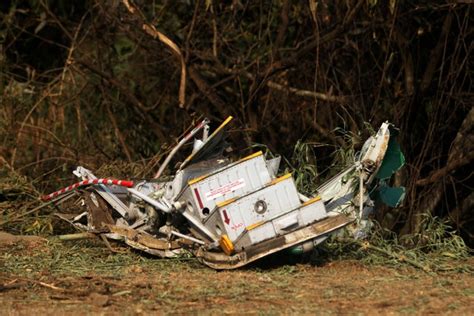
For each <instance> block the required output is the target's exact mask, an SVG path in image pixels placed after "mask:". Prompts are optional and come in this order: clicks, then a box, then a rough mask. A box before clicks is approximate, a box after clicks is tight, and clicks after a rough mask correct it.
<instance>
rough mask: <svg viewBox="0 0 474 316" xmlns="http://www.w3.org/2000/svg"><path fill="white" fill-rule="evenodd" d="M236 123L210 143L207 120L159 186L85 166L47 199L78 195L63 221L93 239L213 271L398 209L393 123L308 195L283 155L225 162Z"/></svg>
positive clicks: (298, 249)
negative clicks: (76, 206)
mask: <svg viewBox="0 0 474 316" xmlns="http://www.w3.org/2000/svg"><path fill="white" fill-rule="evenodd" d="M231 120H232V117H229V118H227V119H226V120H225V121H224V122H223V123H222V124H221V125H220V126H219V127H218V128H217V129H216V130H215V131H214V132H213V133H212V134H210V135H209V121H208V120H207V119H204V120H203V121H202V122H200V123H199V124H198V125H197V126H196V127H195V128H194V129H193V130H191V131H190V132H189V133H188V134H187V135H186V136H185V137H184V138H182V139H181V140H180V141H179V142H178V144H177V145H176V147H175V148H173V150H172V151H171V152H170V154H169V155H168V157H167V158H166V159H165V161H164V162H163V163H162V164H161V166H160V169H159V170H158V172H157V173H156V175H155V177H154V179H152V180H143V181H134V182H132V181H125V180H114V179H98V178H97V177H96V176H95V175H94V174H93V173H92V172H91V171H90V170H87V169H85V168H83V167H78V168H77V169H76V170H75V171H74V174H75V175H76V176H77V177H79V178H81V179H82V181H80V182H78V183H76V184H73V185H71V186H69V187H67V188H63V189H61V190H59V191H57V192H54V193H52V194H49V195H47V196H44V197H43V200H49V201H52V202H54V203H57V204H59V203H61V202H63V201H65V200H66V199H68V198H70V197H71V196H76V197H77V196H78V195H79V196H80V202H81V203H80V208H81V209H82V211H83V212H82V213H81V214H79V215H66V214H58V215H59V216H60V217H61V218H63V219H65V220H67V221H68V222H70V223H71V224H73V225H74V226H75V227H77V228H79V229H80V230H83V231H85V232H87V233H88V234H94V235H101V236H102V237H103V238H104V236H105V237H106V238H109V239H114V240H121V241H123V242H125V243H126V244H127V245H129V246H131V247H133V248H135V249H139V250H142V251H144V252H147V253H150V254H152V255H156V256H159V257H163V258H169V257H175V256H178V255H180V254H181V253H183V252H185V251H186V252H190V253H192V254H193V255H194V256H196V257H197V258H198V259H199V260H200V261H201V262H202V263H204V264H206V265H207V266H209V267H211V268H214V269H234V268H239V267H242V266H244V265H246V264H248V263H250V262H253V261H255V260H257V259H260V258H262V257H265V256H268V255H270V254H272V253H276V252H278V251H281V250H284V249H289V250H290V252H291V253H302V252H307V251H311V250H312V249H313V248H314V247H315V246H317V245H318V244H320V243H322V242H323V241H324V240H325V239H327V238H328V237H329V236H330V235H331V234H334V233H337V232H338V231H340V230H341V229H342V228H344V227H350V228H351V230H350V231H351V232H352V233H353V234H354V235H355V236H354V237H355V238H357V237H358V236H359V235H360V234H363V233H364V230H366V229H368V228H367V227H368V225H367V223H368V221H367V216H368V214H369V213H371V212H372V211H373V209H374V207H375V205H377V203H378V201H382V202H385V203H386V204H388V205H390V206H392V207H395V206H397V205H398V204H399V202H400V201H401V200H402V199H403V195H404V189H403V188H392V187H389V186H388V182H389V180H390V178H391V176H392V174H393V173H394V172H395V171H396V170H398V169H399V168H400V167H401V166H402V165H403V164H404V157H403V154H402V153H401V151H400V148H399V146H398V144H397V143H396V142H395V139H394V137H395V136H396V129H394V128H393V126H392V125H391V124H388V123H383V124H382V126H381V127H380V129H379V130H378V132H377V133H376V134H375V135H373V136H372V137H370V138H369V139H368V140H367V141H366V142H365V144H364V146H363V148H362V150H361V151H360V153H359V154H358V156H357V159H356V160H355V161H354V163H352V164H351V165H349V166H347V167H346V168H345V169H344V170H343V171H342V172H340V173H339V174H337V175H336V176H334V177H333V178H332V179H330V180H329V181H327V182H326V183H324V184H322V185H321V186H320V187H319V188H318V189H317V195H315V196H312V197H307V196H304V195H303V194H301V193H299V192H298V190H297V188H296V185H295V181H294V179H293V177H292V175H291V174H289V173H288V174H284V175H282V176H278V169H279V164H280V157H277V158H273V159H266V157H265V156H264V154H263V153H262V152H260V151H259V152H256V153H254V154H252V155H250V156H247V157H244V158H242V159H240V160H238V161H234V162H231V161H229V159H227V158H225V157H224V156H223V151H224V148H225V147H226V146H227V145H228V144H227V143H226V142H225V138H226V131H227V129H228V127H229V125H230V122H231ZM197 135H202V136H201V138H200V139H198V138H197ZM192 139H194V146H193V150H192V153H191V154H190V155H189V156H188V157H187V158H186V159H185V160H184V161H183V162H182V163H181V164H180V165H179V168H178V169H177V170H176V172H175V175H174V176H173V177H172V178H171V179H170V178H169V177H167V178H166V180H163V179H164V178H163V177H162V174H163V172H164V171H165V169H166V167H167V166H168V164H169V162H170V161H171V159H172V158H173V156H174V155H175V154H176V152H177V151H178V150H179V149H180V148H181V147H182V146H183V145H184V144H186V143H189V142H191V141H192Z"/></svg>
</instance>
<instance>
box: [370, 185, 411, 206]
mask: <svg viewBox="0 0 474 316" xmlns="http://www.w3.org/2000/svg"><path fill="white" fill-rule="evenodd" d="M377 191H378V192H377V195H378V199H379V200H380V201H382V202H383V203H385V204H387V205H388V206H390V207H398V206H399V205H400V203H401V202H402V201H403V199H404V198H405V187H389V186H386V185H381V186H380V187H379V188H378V190H377Z"/></svg>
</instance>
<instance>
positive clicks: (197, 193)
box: [194, 189, 204, 208]
mask: <svg viewBox="0 0 474 316" xmlns="http://www.w3.org/2000/svg"><path fill="white" fill-rule="evenodd" d="M194 194H195V195H196V199H197V201H198V204H199V207H200V208H203V207H204V204H202V200H201V196H200V195H199V191H198V189H194Z"/></svg>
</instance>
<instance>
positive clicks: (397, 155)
mask: <svg viewBox="0 0 474 316" xmlns="http://www.w3.org/2000/svg"><path fill="white" fill-rule="evenodd" d="M404 164H405V156H404V155H403V153H402V151H401V149H400V145H399V144H398V143H397V141H396V140H395V138H393V137H390V140H389V142H388V147H387V151H386V153H385V157H384V159H383V161H382V165H381V166H380V168H379V171H378V172H377V174H376V176H375V177H376V178H377V179H380V180H385V179H390V177H391V176H392V175H393V174H394V173H395V172H396V171H397V170H399V169H400V168H401V167H402V166H403V165H404Z"/></svg>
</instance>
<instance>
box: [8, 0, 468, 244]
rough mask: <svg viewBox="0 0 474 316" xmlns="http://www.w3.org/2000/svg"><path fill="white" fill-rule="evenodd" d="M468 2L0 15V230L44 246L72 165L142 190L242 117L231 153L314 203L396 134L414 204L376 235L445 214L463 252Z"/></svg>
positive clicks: (235, 4) (388, 218) (178, 2)
mask: <svg viewBox="0 0 474 316" xmlns="http://www.w3.org/2000/svg"><path fill="white" fill-rule="evenodd" d="M467 2H469V1H464V2H463V1H428V0H426V1H409V0H390V1H377V0H357V1H356V0H354V1H349V0H345V1H342V0H341V1H329V0H324V1H316V0H308V1H289V0H272V1H271V0H266V1H264V0H232V1H230V0H229V1H212V0H201V1H199V0H195V1H191V0H168V1H143V0H142V1H138V0H137V1H135V2H134V3H135V5H136V6H137V7H138V8H140V11H141V13H140V12H136V14H131V13H130V12H129V10H127V8H126V6H125V5H124V3H122V1H119V0H108V1H99V0H88V1H65V0H64V1H62V0H28V1H20V0H12V1H1V3H0V25H1V26H0V97H1V103H0V141H1V142H0V166H1V170H0V173H1V174H0V176H1V180H0V229H1V228H2V226H3V229H10V230H16V231H18V230H21V231H23V232H24V231H25V230H26V231H31V232H48V231H51V230H52V226H51V222H49V221H48V220H47V218H49V217H47V214H49V213H48V212H50V211H47V210H45V209H40V210H38V211H34V207H36V206H38V205H39V204H40V203H39V201H38V196H39V195H40V194H41V193H49V192H48V191H50V190H54V189H57V188H59V187H61V186H63V185H66V184H70V183H71V182H72V181H74V177H73V176H72V175H71V170H73V168H74V167H75V166H76V165H84V166H86V167H88V168H90V169H93V170H97V169H99V171H98V174H100V175H102V176H107V175H111V174H113V175H120V174H122V175H124V176H126V175H128V176H129V177H151V175H152V174H153V172H154V171H156V167H157V166H158V165H159V163H160V159H162V156H163V154H165V153H166V151H167V150H169V148H170V147H171V146H173V144H175V142H176V139H177V138H178V137H179V136H180V135H181V134H182V133H183V132H185V131H186V130H187V129H188V128H189V127H190V126H191V125H193V124H195V123H196V122H197V121H198V120H199V119H201V118H202V117H209V118H210V119H211V120H212V121H213V122H214V124H218V123H219V122H220V121H222V120H223V119H225V118H226V117H227V116H228V115H232V116H234V117H235V121H234V123H233V129H232V131H231V135H230V140H231V142H232V143H233V149H234V152H233V154H232V155H235V156H237V155H244V154H247V153H249V152H251V151H255V150H256V147H259V148H264V149H265V150H268V151H270V152H272V153H274V154H281V155H283V156H284V157H285V158H286V162H285V163H286V167H287V168H289V169H292V170H295V171H297V172H298V175H299V177H300V179H304V181H303V182H301V183H302V184H304V185H306V187H305V188H304V189H305V191H306V192H310V191H311V190H314V188H315V187H316V186H317V185H318V184H320V183H321V182H322V181H324V179H326V178H327V177H328V176H330V175H331V174H333V173H334V172H335V171H337V170H338V169H339V168H340V166H342V165H344V164H345V163H347V162H349V161H350V159H351V157H353V153H354V152H356V151H358V150H359V149H360V148H361V146H362V143H363V140H365V139H366V138H367V137H368V136H369V135H370V132H371V131H372V130H374V129H377V128H378V126H379V125H380V124H381V123H382V122H384V121H387V120H388V121H390V122H392V123H394V124H395V125H396V126H398V127H399V128H400V130H401V133H400V136H399V138H398V140H399V142H400V143H401V147H402V149H403V151H404V153H405V155H406V160H407V164H406V166H405V168H404V169H403V170H402V171H401V172H399V173H398V174H396V176H395V177H394V179H393V181H394V184H396V185H403V186H405V187H406V188H407V196H406V200H405V202H404V204H403V206H402V207H400V208H398V209H393V210H389V209H387V210H381V211H380V212H379V214H378V215H377V219H378V221H379V222H380V223H381V225H383V227H385V228H387V229H390V230H392V231H394V232H395V233H397V234H399V235H404V234H408V233H410V234H413V233H420V232H422V230H423V228H424V227H425V226H424V221H423V219H424V218H426V216H425V215H431V216H437V217H440V218H443V219H446V220H447V221H449V222H450V223H451V225H452V227H454V228H455V229H456V230H457V232H458V233H459V234H460V235H461V236H462V237H463V238H464V239H465V240H466V241H467V242H468V243H470V245H473V241H474V235H473V234H474V233H473V227H474V193H473V186H474V181H473V171H474V169H473V164H472V162H473V160H474V110H473V104H474V102H473V101H474V100H473V92H472V84H473V82H472V81H473V77H472V74H473V69H472V66H473V62H474V58H472V52H473V48H474V46H473V41H472V39H473V33H474V28H473V20H474V14H473V12H472V11H473V7H472V4H467ZM140 14H142V15H140ZM144 21H145V22H146V23H149V24H151V25H154V26H155V27H156V28H157V30H158V31H160V32H162V33H163V34H165V35H166V36H168V37H169V39H171V41H173V42H174V43H175V44H176V45H177V46H178V47H179V49H180V50H181V53H182V56H183V60H184V62H185V65H186V70H187V73H186V91H185V102H184V104H182V105H180V104H179V101H178V100H179V87H180V76H181V63H180V60H179V58H178V57H177V55H176V54H175V53H173V51H172V50H171V49H170V47H169V46H167V45H165V44H164V43H163V42H162V41H160V40H159V39H158V38H153V37H152V36H150V35H149V34H147V33H146V32H144V30H143V29H142V23H143V22H144ZM180 158H182V157H178V159H177V160H176V161H179V159H180ZM31 210H33V211H31ZM26 215H33V216H26Z"/></svg>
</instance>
